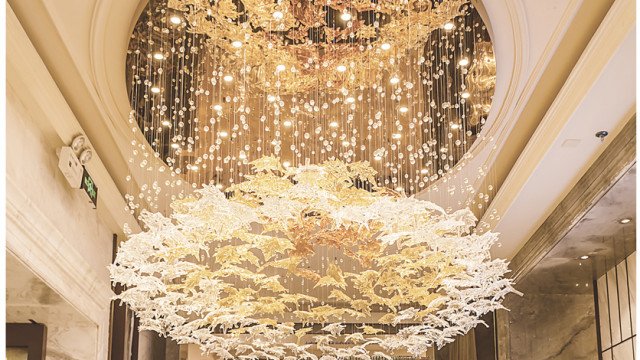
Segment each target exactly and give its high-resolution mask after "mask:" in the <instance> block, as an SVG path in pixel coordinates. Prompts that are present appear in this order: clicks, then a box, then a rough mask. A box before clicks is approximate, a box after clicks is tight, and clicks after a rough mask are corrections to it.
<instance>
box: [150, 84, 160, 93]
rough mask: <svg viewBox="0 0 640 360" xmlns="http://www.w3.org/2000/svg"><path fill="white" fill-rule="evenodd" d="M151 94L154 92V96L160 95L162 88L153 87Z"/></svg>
mask: <svg viewBox="0 0 640 360" xmlns="http://www.w3.org/2000/svg"><path fill="white" fill-rule="evenodd" d="M151 92H152V93H154V94H157V93H159V92H160V88H159V87H157V86H153V87H152V88H151Z"/></svg>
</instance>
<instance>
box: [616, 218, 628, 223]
mask: <svg viewBox="0 0 640 360" xmlns="http://www.w3.org/2000/svg"><path fill="white" fill-rule="evenodd" d="M618 222H619V223H620V224H628V223H630V222H631V218H622V219H620V220H618Z"/></svg>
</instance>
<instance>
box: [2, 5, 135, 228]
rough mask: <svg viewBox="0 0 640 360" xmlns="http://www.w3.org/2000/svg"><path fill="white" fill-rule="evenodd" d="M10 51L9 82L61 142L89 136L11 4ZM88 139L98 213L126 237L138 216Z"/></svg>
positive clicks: (8, 23)
mask: <svg viewBox="0 0 640 360" xmlns="http://www.w3.org/2000/svg"><path fill="white" fill-rule="evenodd" d="M7 53H8V54H10V56H8V57H7V84H8V86H10V87H11V89H13V91H15V92H16V94H18V96H19V97H20V98H21V99H22V100H23V101H24V102H25V103H28V104H29V110H30V111H31V112H33V113H34V118H36V119H38V120H39V121H49V122H50V124H51V127H53V128H54V130H55V132H56V134H57V136H58V137H59V139H58V141H61V142H62V143H65V144H68V143H70V142H71V140H72V139H73V138H74V137H75V136H77V135H78V134H85V135H86V133H85V131H84V128H83V127H82V126H81V125H80V124H79V122H78V120H77V118H76V116H75V114H74V112H73V111H72V110H71V108H70V107H69V105H68V103H67V102H66V99H65V97H64V96H63V95H62V94H61V92H60V90H59V88H58V86H57V84H56V82H55V81H54V80H53V78H52V77H51V74H50V73H49V71H48V69H47V67H46V66H45V64H44V63H43V61H42V59H41V58H40V56H39V54H38V52H37V51H36V49H35V48H34V47H33V45H32V44H31V41H30V39H29V37H28V36H27V34H26V33H25V32H24V30H23V28H22V26H21V24H20V22H19V21H18V19H17V18H16V16H15V14H14V13H13V11H12V8H11V7H10V6H9V7H7ZM88 138H89V143H90V147H91V148H93V149H94V156H93V158H92V159H91V161H90V162H89V163H88V164H87V165H86V167H87V170H88V171H89V173H90V174H91V176H92V177H93V178H94V180H95V181H96V183H97V184H98V186H99V187H100V195H99V201H98V212H99V213H102V215H103V219H104V220H105V222H107V223H108V225H109V227H110V228H111V230H112V231H113V232H114V233H118V234H120V235H121V236H122V225H123V224H125V223H127V224H129V225H130V226H131V227H132V229H136V230H139V226H138V224H137V222H136V220H135V218H134V217H133V216H132V215H131V214H129V213H128V212H127V211H125V202H124V199H123V197H122V195H121V193H120V191H119V189H118V188H117V186H116V184H115V182H114V181H113V178H112V176H111V172H110V171H109V170H108V169H107V168H106V166H105V165H104V163H103V162H102V159H101V156H100V153H98V152H97V151H96V148H95V146H94V145H95V144H93V142H92V138H90V137H88ZM107 215H108V216H107Z"/></svg>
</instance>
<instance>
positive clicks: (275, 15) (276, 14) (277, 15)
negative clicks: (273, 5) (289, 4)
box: [273, 11, 284, 20]
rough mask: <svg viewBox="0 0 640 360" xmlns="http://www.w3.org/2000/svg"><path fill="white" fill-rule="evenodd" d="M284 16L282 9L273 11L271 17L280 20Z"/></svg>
mask: <svg viewBox="0 0 640 360" xmlns="http://www.w3.org/2000/svg"><path fill="white" fill-rule="evenodd" d="M283 17H284V14H283V13H282V11H274V12H273V18H274V19H276V20H281V19H282V18H283Z"/></svg>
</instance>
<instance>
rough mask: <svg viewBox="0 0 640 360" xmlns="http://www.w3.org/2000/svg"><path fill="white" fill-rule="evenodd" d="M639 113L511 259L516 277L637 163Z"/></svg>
mask: <svg viewBox="0 0 640 360" xmlns="http://www.w3.org/2000/svg"><path fill="white" fill-rule="evenodd" d="M635 143H636V117H635V115H634V116H633V118H631V119H630V120H629V121H628V122H627V124H626V125H625V126H624V128H623V129H622V131H621V132H620V133H619V135H618V136H617V137H616V138H615V139H614V140H613V141H612V142H611V144H610V145H609V146H608V147H607V148H606V149H605V150H604V152H603V153H602V154H601V155H600V157H598V159H597V160H596V161H595V162H594V163H593V165H592V166H591V167H590V168H589V170H587V172H586V173H585V174H584V176H582V178H581V179H580V180H579V181H578V183H577V184H576V185H575V186H574V187H573V189H572V190H571V191H570V192H569V194H567V196H566V197H565V198H564V199H563V200H562V201H561V202H560V204H559V205H558V207H556V209H555V210H554V211H553V212H552V213H551V215H549V217H548V218H547V219H546V220H545V221H544V223H543V224H542V225H541V226H540V227H539V228H538V230H536V232H535V233H534V234H533V236H532V237H531V238H530V239H529V240H528V241H527V242H526V243H525V245H524V246H523V247H522V248H521V249H520V251H518V253H517V254H516V255H515V257H514V258H513V260H512V261H511V269H512V271H513V279H514V280H516V281H518V280H520V279H522V277H523V276H524V275H526V274H527V273H528V272H529V271H531V269H533V267H534V266H535V265H536V264H537V263H538V262H539V261H540V260H542V259H543V258H544V257H545V256H546V255H547V253H549V252H550V251H551V250H552V249H553V248H554V246H555V245H556V244H557V243H558V242H559V241H560V240H562V238H564V236H565V235H566V234H567V233H568V232H569V231H570V230H571V229H572V228H573V227H574V226H576V225H577V224H578V222H579V221H580V219H582V217H583V216H584V215H585V214H586V213H587V212H588V211H589V210H590V209H591V208H592V207H593V206H594V205H595V204H596V203H597V202H598V200H600V198H602V196H604V194H605V193H606V192H607V191H608V190H609V189H610V188H611V186H613V184H615V183H616V182H617V181H618V180H619V179H620V178H621V177H622V176H623V175H624V174H625V173H626V172H627V170H629V168H631V167H632V166H633V165H634V164H635V163H636V146H635Z"/></svg>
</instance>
